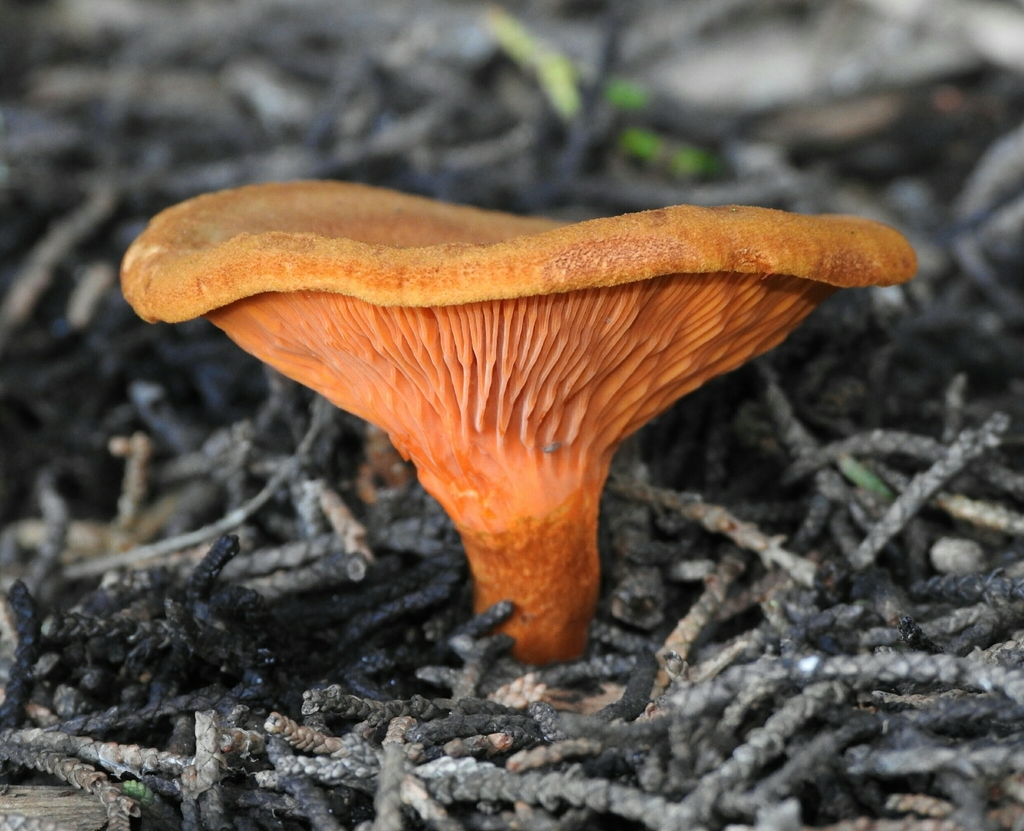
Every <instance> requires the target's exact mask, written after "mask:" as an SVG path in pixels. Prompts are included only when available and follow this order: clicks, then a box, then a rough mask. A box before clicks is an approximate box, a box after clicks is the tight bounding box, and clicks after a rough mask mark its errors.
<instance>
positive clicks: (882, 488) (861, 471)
mask: <svg viewBox="0 0 1024 831" xmlns="http://www.w3.org/2000/svg"><path fill="white" fill-rule="evenodd" d="M836 466H837V467H838V468H839V472H840V473H842V474H843V476H845V477H846V478H847V479H849V480H850V481H851V482H852V483H853V484H855V485H856V486H857V487H858V488H863V489H864V490H866V491H868V492H869V493H873V494H875V495H876V496H879V497H881V498H882V499H884V500H885V501H886V502H892V500H894V499H895V498H896V494H895V493H893V492H892V489H891V488H890V487H889V486H888V485H887V484H885V482H883V481H882V480H881V479H880V478H878V475H877V474H875V473H873V472H872V471H870V470H869V469H868V468H866V467H865V466H864V465H862V464H861V463H860V462H858V461H857V460H856V459H855V458H853V456H850V455H847V454H846V453H844V454H842V455H841V456H839V457H838V458H837V459H836Z"/></svg>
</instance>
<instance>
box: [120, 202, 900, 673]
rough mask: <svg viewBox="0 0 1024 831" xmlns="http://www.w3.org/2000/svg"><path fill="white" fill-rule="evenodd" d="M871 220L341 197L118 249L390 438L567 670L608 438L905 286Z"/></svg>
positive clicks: (247, 345) (490, 590)
mask: <svg viewBox="0 0 1024 831" xmlns="http://www.w3.org/2000/svg"><path fill="white" fill-rule="evenodd" d="M914 270H915V258H914V253H913V251H912V249H911V248H910V246H909V244H908V243H907V242H906V240H905V239H904V238H903V237H902V236H900V234H898V233H897V232H896V231H893V230H892V229H890V228H888V227H885V226H883V225H880V224H878V223H875V222H871V221H868V220H864V219H858V218H854V217H845V216H817V217H810V216H802V215H797V214H790V213H785V212H782V211H776V210H769V209H763V208H747V207H722V208H699V207H690V206H677V207H671V208H663V209H660V210H654V211H645V212H642V213H636V214H627V215H625V216H619V217H614V218H608V219H595V220H591V221H588V222H581V223H578V224H574V225H564V224H561V223H558V222H555V221H552V220H546V219H532V218H524V217H519V216H512V215H509V214H504V213H498V212H491V211H483V210H478V209H474V208H467V207H458V206H453V205H448V204H443V203H439V202H435V201H432V200H429V199H424V198H421V197H416V196H407V195H404V194H399V193H395V192H392V191H388V190H381V189H377V188H372V187H366V186H361V185H355V184H344V183H339V182H295V183H289V184H267V185H257V186H250V187H244V188H238V189H235V190H229V191H223V192H219V193H213V194H208V195H205V196H200V197H198V198H195V199H191V200H189V201H187V202H184V203H182V204H180V205H176V206H174V207H172V208H169V209H168V210H166V211H164V212H163V213H161V214H159V215H158V216H157V217H155V218H154V219H153V221H152V222H151V223H150V225H149V227H148V228H147V229H146V230H145V231H144V232H143V233H142V235H141V236H140V237H139V238H138V239H137V240H136V241H135V242H134V243H133V244H132V246H131V248H130V249H129V250H128V253H127V254H126V256H125V258H124V265H123V269H122V286H123V290H124V294H125V297H126V298H127V299H128V301H129V302H130V303H131V304H132V306H134V307H135V309H136V311H138V313H139V314H140V315H141V316H142V317H144V318H146V319H147V320H150V321H157V320H161V321H168V322H177V321H183V320H188V319H190V318H194V317H197V316H200V315H203V316H205V317H207V318H209V319H210V320H211V321H213V323H215V324H216V325H217V326H219V327H220V328H222V329H223V330H224V331H225V332H227V334H228V335H229V336H230V337H231V338H232V339H234V340H235V341H236V342H237V343H238V344H239V345H240V346H241V347H242V348H243V349H245V350H247V351H249V352H251V353H253V354H254V355H256V356H258V357H259V358H261V359H262V360H263V361H265V362H266V363H268V364H270V365H271V366H273V367H275V368H276V369H278V370H279V371H281V372H282V373H284V374H285V375H287V376H289V377H291V378H294V379H295V380H297V381H299V382H301V383H303V384H305V385H307V386H309V387H312V388H313V389H314V390H316V391H318V392H320V393H321V394H323V395H324V396H325V397H326V398H328V399H329V400H330V401H332V402H334V403H335V404H336V405H337V406H339V407H342V408H343V409H345V410H348V411H349V412H352V413H355V414H356V415H359V416H361V417H362V418H364V419H366V420H368V421H370V422H373V423H374V424H376V425H378V426H379V427H381V428H383V429H384V430H386V431H387V432H388V434H389V435H390V436H391V439H392V441H393V442H394V444H395V446H396V447H397V448H398V450H399V451H400V452H401V453H402V454H403V455H405V456H406V457H408V458H409V459H411V460H412V461H413V462H414V463H415V465H416V468H417V471H418V474H419V478H420V481H421V482H422V484H423V487H424V488H426V490H427V491H429V492H430V493H431V494H432V495H433V496H434V497H436V498H437V499H438V500H439V501H440V502H441V504H442V505H443V506H444V508H445V509H446V510H447V511H448V514H449V515H450V516H451V518H452V520H453V521H454V523H455V525H456V527H457V528H458V530H459V532H460V533H461V535H462V540H463V543H464V545H465V549H466V554H467V556H468V558H469V563H470V569H471V571H472V575H473V581H474V602H475V606H476V608H477V609H478V610H480V609H484V608H487V607H488V606H490V605H491V604H493V603H495V602H497V601H499V600H503V599H506V598H508V599H511V600H512V601H513V602H514V604H515V612H514V615H513V617H512V619H511V620H510V621H509V622H508V623H507V624H506V625H505V627H504V631H506V632H508V633H509V634H511V635H513V636H514V637H515V639H516V646H515V650H514V653H515V655H516V656H517V657H519V658H520V659H522V660H525V661H529V662H533V663H544V662H548V661H552V660H558V659H565V658H570V657H573V656H575V655H577V654H579V653H580V651H581V650H582V649H583V647H584V644H585V641H586V633H587V625H588V622H589V620H590V617H591V615H592V613H593V610H594V606H595V603H596V600H597V595H598V584H599V562H598V551H597V517H598V500H599V496H600V493H601V489H602V486H603V484H604V481H605V478H606V476H607V473H608V467H609V463H610V461H611V458H612V454H613V453H614V452H615V449H616V447H618V445H619V443H620V442H621V441H622V440H623V438H625V437H626V436H628V435H629V434H630V433H632V432H634V431H635V430H637V429H638V428H639V427H640V426H641V425H643V424H644V423H645V422H646V421H647V420H649V419H650V418H652V417H653V416H655V415H657V414H658V413H660V412H662V411H663V410H665V409H666V408H667V407H668V406H669V405H670V404H671V403H672V402H673V401H675V400H676V399H677V398H679V397H680V396H682V395H685V394H686V393H688V392H690V391H691V390H693V389H695V388H696V387H698V386H700V385H701V384H702V383H703V382H704V381H706V380H708V379H709V378H712V377H714V376H716V375H718V374H720V373H723V372H727V371H728V370H730V369H733V368H734V367H737V366H739V365H740V364H742V363H743V362H744V361H746V360H748V359H750V358H752V357H754V356H755V355H758V354H760V353H762V352H764V351H765V350H768V349H770V348H771V347H773V346H775V345H776V344H778V343H779V342H780V341H781V340H782V339H783V338H784V337H785V336H786V335H787V334H788V333H789V332H790V331H791V330H792V329H793V328H794V327H795V326H796V325H797V324H798V323H799V322H800V321H801V320H802V319H803V318H804V317H805V316H806V315H807V314H808V313H809V312H810V311H811V310H812V309H813V308H814V307H815V306H816V305H817V304H818V303H820V302H821V301H822V300H824V299H825V298H826V297H828V296H829V295H830V294H832V292H833V291H835V290H836V289H837V288H845V287H851V286H872V285H889V284H893V283H898V282H902V281H904V280H907V279H909V278H910V277H911V276H912V275H913V273H914Z"/></svg>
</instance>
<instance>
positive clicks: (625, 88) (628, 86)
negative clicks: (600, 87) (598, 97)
mask: <svg viewBox="0 0 1024 831" xmlns="http://www.w3.org/2000/svg"><path fill="white" fill-rule="evenodd" d="M604 99H605V101H607V102H608V103H609V104H611V105H612V106H613V107H615V108H617V109H620V110H642V109H643V108H644V107H646V106H647V105H648V103H650V102H649V100H648V96H647V92H646V90H644V88H643V87H642V86H640V85H639V84H635V83H633V82H632V81H625V80H623V79H622V78H612V79H611V80H610V81H608V83H607V84H605V85H604Z"/></svg>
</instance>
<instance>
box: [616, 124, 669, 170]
mask: <svg viewBox="0 0 1024 831" xmlns="http://www.w3.org/2000/svg"><path fill="white" fill-rule="evenodd" d="M661 145H662V141H661V136H659V135H658V134H657V133H655V132H653V131H652V130H644V129H643V128H641V127H627V128H626V129H625V130H623V131H622V132H621V133H619V149H620V150H622V152H623V153H625V154H626V155H627V156H632V157H633V158H635V159H641V160H642V161H645V162H650V161H654V159H656V158H657V157H658V154H659V153H660V152H661Z"/></svg>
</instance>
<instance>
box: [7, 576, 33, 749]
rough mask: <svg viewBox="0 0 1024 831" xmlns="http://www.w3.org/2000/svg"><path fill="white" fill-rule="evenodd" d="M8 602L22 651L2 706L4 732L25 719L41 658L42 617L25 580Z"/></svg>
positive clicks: (16, 656) (17, 654)
mask: <svg viewBox="0 0 1024 831" xmlns="http://www.w3.org/2000/svg"><path fill="white" fill-rule="evenodd" d="M7 599H8V601H9V602H10V604H11V608H12V610H13V611H14V614H15V616H16V623H15V629H16V631H17V633H18V647H17V649H16V650H15V652H14V664H13V665H12V666H11V669H10V674H9V680H8V681H7V685H6V688H5V690H4V694H5V697H4V702H3V704H0V730H4V729H8V728H12V727H17V726H18V725H19V724H20V723H21V720H22V719H23V718H24V712H25V704H26V703H27V702H28V696H29V691H30V689H31V686H32V667H33V665H34V664H35V662H36V659H37V658H38V657H39V615H38V613H37V611H36V604H35V602H34V601H33V600H32V595H31V594H30V593H29V590H28V589H27V588H26V587H25V584H24V583H22V582H21V580H15V581H14V583H13V584H12V585H11V590H10V591H9V592H8V593H7Z"/></svg>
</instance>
